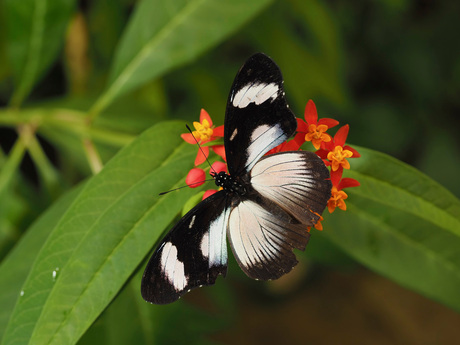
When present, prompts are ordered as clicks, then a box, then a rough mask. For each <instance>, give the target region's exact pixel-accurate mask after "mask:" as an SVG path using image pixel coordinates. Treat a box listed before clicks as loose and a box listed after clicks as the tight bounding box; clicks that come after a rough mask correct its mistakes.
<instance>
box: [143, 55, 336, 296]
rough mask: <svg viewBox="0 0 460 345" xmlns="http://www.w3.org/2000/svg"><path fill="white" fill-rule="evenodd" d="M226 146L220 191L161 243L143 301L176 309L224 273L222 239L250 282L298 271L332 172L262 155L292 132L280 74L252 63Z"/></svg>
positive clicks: (299, 154) (240, 84)
mask: <svg viewBox="0 0 460 345" xmlns="http://www.w3.org/2000/svg"><path fill="white" fill-rule="evenodd" d="M224 125H225V126H224V145H225V153H226V157H227V166H228V171H229V174H226V173H224V172H220V173H218V174H217V173H212V176H213V177H214V179H215V182H216V184H217V185H218V186H220V187H222V188H223V189H222V190H221V191H219V192H217V193H215V194H213V195H211V196H210V197H208V198H206V199H205V200H203V201H201V202H200V203H199V204H198V205H197V206H195V207H194V208H193V209H192V210H190V211H189V212H188V213H187V214H186V215H185V216H184V217H183V218H182V219H181V220H180V221H179V222H178V223H177V224H176V225H175V226H174V227H173V228H172V229H171V230H170V232H169V233H168V234H167V235H166V236H165V237H164V238H163V240H162V241H161V243H160V245H159V246H158V248H157V249H156V250H155V252H154V253H153V255H152V257H151V258H150V261H149V262H148V264H147V266H146V269H145V271H144V274H143V277H142V283H141V293H142V297H143V298H144V299H145V300H146V301H148V302H150V303H155V304H167V303H171V302H174V301H176V300H177V299H179V298H180V297H181V296H183V295H184V294H185V293H187V292H188V291H190V290H191V289H194V288H197V287H201V286H204V285H213V284H214V283H215V281H216V279H217V277H218V276H219V275H223V276H225V275H226V273H227V258H228V253H227V238H228V240H229V242H230V246H231V249H232V251H233V254H234V256H235V258H236V260H237V262H238V264H239V266H240V267H241V269H242V270H243V271H244V272H245V273H246V275H248V276H249V277H250V278H253V279H260V280H272V279H277V278H279V277H281V276H282V275H284V274H285V273H288V272H289V271H291V269H292V268H293V267H294V266H295V265H296V264H297V260H296V257H295V254H294V253H293V249H294V248H296V249H299V250H304V249H305V246H306V245H307V242H308V240H309V237H310V234H309V232H308V231H307V227H308V226H313V225H314V224H316V223H317V221H318V219H319V218H320V214H321V213H322V212H323V210H324V208H325V207H326V204H327V201H328V200H329V198H330V196H331V187H332V185H331V181H330V175H329V171H328V169H327V168H326V166H325V165H324V163H323V161H322V160H321V159H320V158H319V157H318V156H317V155H316V154H315V153H313V152H308V151H292V152H280V153H275V154H271V155H265V154H266V153H267V152H268V151H269V150H271V149H273V148H275V147H276V146H278V145H279V144H281V143H283V142H284V141H285V140H286V139H288V138H289V137H290V136H292V135H293V134H294V132H295V130H296V128H297V122H296V118H295V116H294V114H293V113H292V111H291V110H290V109H289V106H288V105H287V102H286V99H285V93H284V89H283V78H282V76H281V71H280V70H279V68H278V66H277V65H276V64H275V63H274V62H273V60H272V59H270V58H269V57H268V56H266V55H264V54H262V53H257V54H255V55H253V56H251V57H250V58H249V59H248V60H247V61H246V62H245V63H244V65H243V66H242V67H241V69H240V70H239V72H238V73H237V75H236V77H235V80H234V82H233V85H232V88H231V90H230V95H229V97H228V101H227V108H226V115H225V123H224Z"/></svg>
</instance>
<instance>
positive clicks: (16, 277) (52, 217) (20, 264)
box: [0, 185, 82, 339]
mask: <svg viewBox="0 0 460 345" xmlns="http://www.w3.org/2000/svg"><path fill="white" fill-rule="evenodd" d="M81 189H82V185H80V186H79V187H76V188H74V189H72V190H71V191H70V192H68V193H67V194H66V195H65V196H63V197H62V198H60V199H59V200H58V201H57V202H56V203H55V204H54V205H53V206H52V207H50V208H49V209H48V210H47V211H46V212H45V213H43V215H42V216H41V217H40V218H39V219H38V220H37V221H36V222H35V223H34V224H33V225H32V226H30V228H29V229H28V230H27V233H26V234H25V235H24V236H23V237H22V238H21V240H20V242H19V243H18V244H17V245H16V247H14V249H13V250H12V251H11V252H10V253H9V254H8V256H7V257H6V259H5V260H4V261H2V264H1V265H0V277H2V279H0V305H1V306H2V308H1V309H0V339H2V336H3V333H4V332H5V328H6V325H7V324H8V320H9V318H10V316H11V312H12V311H13V308H14V305H15V304H16V302H17V300H18V298H19V296H20V294H21V288H22V286H23V285H24V282H25V280H26V278H27V275H28V274H29V272H30V268H31V267H32V264H33V262H34V260H35V258H36V257H37V254H38V252H39V251H40V248H41V247H42V246H43V244H44V243H45V241H46V239H47V237H48V236H49V234H50V232H51V230H52V229H53V228H54V227H55V225H56V224H57V222H58V220H59V218H61V216H62V214H63V213H64V212H65V211H66V209H67V208H68V207H69V206H70V204H71V203H72V202H73V200H74V199H75V198H76V197H77V195H78V193H79V192H80V191H81Z"/></svg>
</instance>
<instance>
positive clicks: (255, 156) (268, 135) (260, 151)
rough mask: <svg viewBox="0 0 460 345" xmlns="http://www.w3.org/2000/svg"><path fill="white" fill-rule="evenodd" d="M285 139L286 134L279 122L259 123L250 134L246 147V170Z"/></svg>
mask: <svg viewBox="0 0 460 345" xmlns="http://www.w3.org/2000/svg"><path fill="white" fill-rule="evenodd" d="M285 139H286V135H285V133H284V131H283V129H282V128H281V126H280V125H279V124H277V125H275V126H269V125H261V126H259V127H257V128H256V129H254V131H253V132H252V134H251V143H250V144H249V146H248V148H247V151H246V152H247V155H248V158H247V160H246V164H245V166H246V171H249V170H251V169H252V167H253V166H254V164H255V163H256V162H257V161H258V160H259V159H260V157H262V156H263V155H264V154H265V153H266V152H267V151H268V150H270V149H272V148H274V147H276V146H277V145H279V144H281V143H282V142H283V141H284V140H285Z"/></svg>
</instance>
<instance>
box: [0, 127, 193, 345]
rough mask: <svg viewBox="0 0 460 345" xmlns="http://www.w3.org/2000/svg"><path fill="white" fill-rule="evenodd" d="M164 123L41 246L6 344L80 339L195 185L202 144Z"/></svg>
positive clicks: (130, 149)
mask: <svg viewBox="0 0 460 345" xmlns="http://www.w3.org/2000/svg"><path fill="white" fill-rule="evenodd" d="M183 128H184V125H183V123H182V122H168V123H161V124H158V125H156V126H154V127H152V128H151V129H150V130H148V131H146V132H144V133H143V134H142V135H141V136H139V137H138V138H137V139H136V140H134V141H133V142H132V143H131V144H130V145H128V146H126V147H125V148H123V149H122V150H121V151H120V152H119V153H118V154H117V155H116V156H115V157H114V158H113V159H112V160H111V161H110V162H109V163H107V165H106V166H105V167H104V169H103V170H102V171H101V172H100V173H99V174H97V175H96V176H94V177H93V178H91V179H90V180H89V181H88V183H87V185H86V186H85V188H84V190H83V191H82V192H81V193H80V195H79V196H78V197H77V199H76V200H75V201H74V203H73V204H72V206H71V207H70V208H69V209H68V210H67V212H66V213H65V214H64V215H63V216H62V218H61V219H60V221H59V223H58V224H57V225H56V227H55V228H54V229H53V231H52V233H51V235H50V236H49V238H48V240H47V241H46V243H45V245H44V246H43V248H42V249H41V251H40V253H39V255H38V257H37V260H36V261H35V263H34V266H33V268H32V270H31V272H30V275H29V277H28V279H27V281H26V282H25V284H24V286H23V288H22V291H24V295H23V296H22V297H21V299H20V300H19V302H18V304H17V305H16V307H15V309H14V311H13V314H12V316H11V318H10V322H9V324H8V328H7V330H6V333H5V337H4V340H3V344H13V343H14V344H74V343H75V342H76V341H77V340H78V339H79V338H80V337H81V335H82V334H83V333H84V332H85V330H86V329H87V328H88V327H89V326H90V325H91V324H92V323H93V322H94V320H95V319H96V318H97V317H98V316H99V314H100V313H101V312H102V311H103V310H104V309H105V307H106V306H107V305H108V303H109V302H110V301H111V300H112V299H113V297H114V296H115V295H116V294H117V292H118V291H119V290H120V288H121V287H122V286H123V284H124V283H125V282H126V280H127V279H128V278H129V276H130V275H131V274H132V272H133V271H134V269H135V268H136V267H137V266H138V265H139V263H140V262H141V261H142V259H143V258H144V257H145V255H146V254H147V253H148V252H149V251H150V249H151V248H152V246H153V244H154V243H155V242H156V240H157V239H158V238H159V236H161V234H162V233H163V230H165V229H166V227H167V226H168V225H169V224H170V222H171V221H172V220H173V219H174V217H175V216H176V215H177V214H178V213H179V212H180V210H181V208H182V205H183V203H184V202H185V201H186V200H187V199H188V198H189V197H190V196H191V195H193V194H195V193H196V191H195V190H192V189H190V188H184V189H182V190H181V191H180V192H171V193H169V194H167V195H165V196H158V194H159V193H160V192H162V191H165V190H169V189H172V188H175V187H178V186H180V185H184V179H185V176H186V175H187V172H188V170H189V169H190V168H191V167H193V161H194V156H195V155H196V148H195V147H193V146H192V145H189V144H186V143H185V142H184V141H183V140H182V139H181V138H180V133H181V132H183Z"/></svg>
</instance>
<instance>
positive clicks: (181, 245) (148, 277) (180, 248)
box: [141, 191, 230, 304]
mask: <svg viewBox="0 0 460 345" xmlns="http://www.w3.org/2000/svg"><path fill="white" fill-rule="evenodd" d="M229 211H230V209H229V207H228V205H227V197H226V194H225V192H223V191H221V192H218V193H216V194H214V195H212V196H210V197H208V198H207V199H205V200H204V201H202V202H200V203H199V204H198V205H197V206H195V207H194V208H193V209H192V210H190V211H189V212H188V213H187V214H186V215H185V216H184V217H183V218H182V219H181V220H180V221H179V223H177V224H176V225H175V226H174V227H173V228H172V229H171V231H170V232H169V233H168V234H167V235H166V236H165V238H164V239H163V240H162V242H161V244H160V246H159V247H158V248H157V249H156V251H155V252H154V253H153V255H152V257H151V258H150V260H149V263H148V264H147V267H146V268H145V271H144V275H143V276H142V283H141V293H142V297H143V298H144V299H145V300H146V301H147V302H150V303H155V304H167V303H171V302H174V301H176V300H177V299H179V298H180V297H181V296H182V295H184V294H185V293H187V292H188V291H190V290H191V289H194V288H197V287H200V286H202V285H212V284H214V283H215V281H216V279H217V276H218V275H219V274H221V275H223V276H225V275H226V273H227V242H226V231H225V229H226V227H227V220H228V216H229V213H230V212H229Z"/></svg>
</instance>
